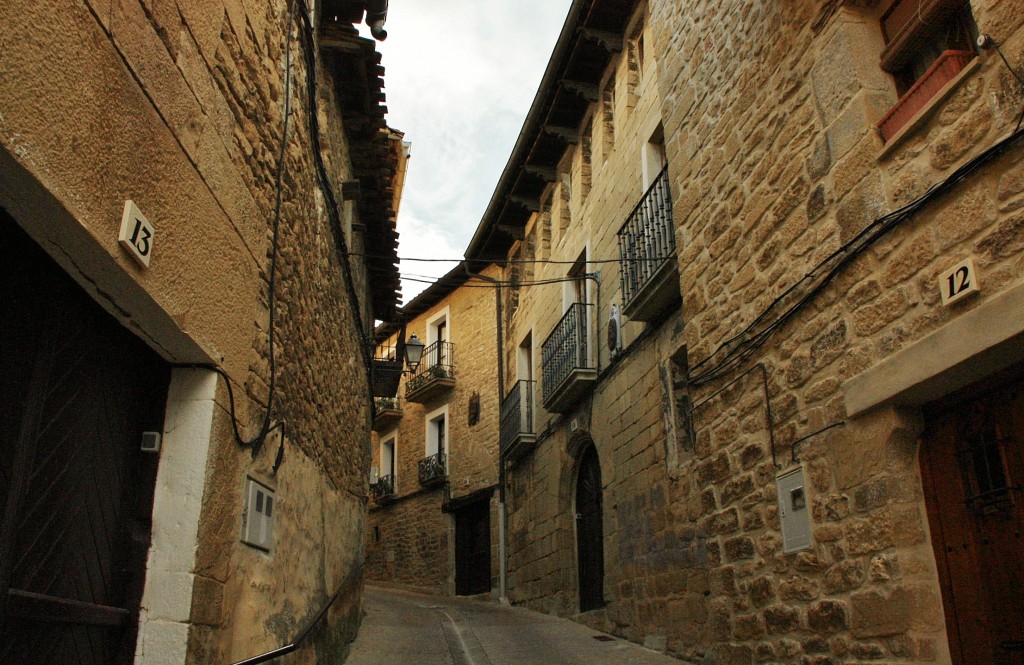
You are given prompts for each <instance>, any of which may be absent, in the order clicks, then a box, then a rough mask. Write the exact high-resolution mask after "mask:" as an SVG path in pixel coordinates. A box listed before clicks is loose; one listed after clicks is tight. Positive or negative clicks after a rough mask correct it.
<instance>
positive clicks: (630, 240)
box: [619, 167, 679, 321]
mask: <svg viewBox="0 0 1024 665" xmlns="http://www.w3.org/2000/svg"><path fill="white" fill-rule="evenodd" d="M675 253H676V234H675V230H674V229H673V226H672V193H671V191H670V189H669V181H668V167H666V168H665V169H663V170H662V172H661V173H660V174H658V177H657V178H655V180H654V182H653V183H652V184H651V186H650V187H649V188H648V189H647V192H646V193H645V194H644V196H643V198H642V199H640V203H638V204H637V205H636V207H635V208H633V212H631V213H630V215H629V217H628V218H627V219H626V223H625V224H623V225H622V228H621V229H619V260H620V261H621V266H620V267H621V270H620V271H619V274H620V279H621V282H622V302H623V312H624V313H625V314H626V316H628V317H629V318H631V319H636V320H639V321H647V320H650V319H652V318H654V317H656V316H657V314H659V313H660V312H661V310H662V309H664V307H665V306H666V305H668V304H669V303H670V302H671V301H672V300H674V299H677V298H678V297H679V283H678V281H679V277H678V274H679V273H678V266H677V265H676V258H675Z"/></svg>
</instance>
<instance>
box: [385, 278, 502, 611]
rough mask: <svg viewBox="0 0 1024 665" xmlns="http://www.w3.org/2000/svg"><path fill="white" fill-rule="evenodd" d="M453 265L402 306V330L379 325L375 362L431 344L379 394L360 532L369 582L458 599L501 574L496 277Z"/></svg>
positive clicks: (491, 583) (486, 587) (484, 589)
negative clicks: (410, 344)
mask: <svg viewBox="0 0 1024 665" xmlns="http://www.w3.org/2000/svg"><path fill="white" fill-rule="evenodd" d="M482 274H483V278H479V277H471V276H469V275H468V274H467V273H466V270H465V267H464V266H463V265H462V264H460V265H458V266H456V267H455V268H454V269H453V270H452V271H451V272H450V273H449V274H448V275H446V276H445V277H443V278H442V279H441V280H439V281H438V282H437V283H436V284H433V285H431V286H430V287H429V288H427V289H426V290H425V291H424V292H423V293H421V294H420V295H419V296H417V297H416V298H415V299H414V300H412V301H411V302H410V303H408V304H406V305H405V306H403V307H402V314H403V315H404V317H405V318H406V323H405V324H404V326H403V325H392V326H383V327H381V328H379V329H378V341H379V346H378V353H377V357H378V358H381V359H388V358H395V357H398V358H401V357H402V355H403V352H402V347H401V344H400V342H399V340H404V339H408V338H411V336H413V335H415V336H416V338H417V339H419V340H421V341H422V342H423V343H424V344H425V345H426V346H425V349H424V352H423V358H422V360H421V362H420V364H419V367H418V368H417V369H416V371H415V372H412V373H407V374H405V375H404V376H403V377H402V380H401V383H400V385H399V386H398V389H397V391H396V392H395V393H394V395H395V396H394V397H391V396H388V397H379V398H377V406H378V409H377V417H376V419H375V421H374V427H373V429H374V433H373V462H372V466H373V470H372V472H371V482H374V483H375V484H373V485H372V486H371V493H372V494H373V495H374V501H373V502H372V503H371V505H370V512H369V522H368V527H367V531H366V538H367V545H366V575H367V579H369V580H374V581H377V582H382V583H388V584H395V585H400V586H404V587H412V588H418V589H422V590H428V591H431V592H435V593H442V594H453V593H458V594H461V595H467V594H477V593H488V592H490V591H491V590H492V588H493V587H494V586H495V582H496V581H497V578H498V545H499V542H498V499H499V496H498V492H497V491H496V487H497V483H498V464H497V462H498V421H499V412H498V382H497V380H496V378H495V377H496V358H497V353H496V348H497V338H496V334H495V329H496V315H497V301H496V297H495V293H496V287H495V286H494V285H493V283H492V282H489V281H488V279H490V280H494V279H495V278H496V277H497V274H498V270H497V269H496V268H494V267H490V268H488V269H486V270H484V271H483V273H482Z"/></svg>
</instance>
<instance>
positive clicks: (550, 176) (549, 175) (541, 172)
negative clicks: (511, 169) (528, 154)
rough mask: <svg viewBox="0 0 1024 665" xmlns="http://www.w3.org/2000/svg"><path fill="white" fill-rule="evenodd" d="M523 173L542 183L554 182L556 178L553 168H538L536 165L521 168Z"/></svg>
mask: <svg viewBox="0 0 1024 665" xmlns="http://www.w3.org/2000/svg"><path fill="white" fill-rule="evenodd" d="M523 173H526V174H527V175H532V176H536V177H538V178H540V179H541V180H543V181H544V182H554V181H555V180H556V179H557V178H558V174H557V172H556V171H555V167H553V166H539V165H537V164H527V165H525V166H523Z"/></svg>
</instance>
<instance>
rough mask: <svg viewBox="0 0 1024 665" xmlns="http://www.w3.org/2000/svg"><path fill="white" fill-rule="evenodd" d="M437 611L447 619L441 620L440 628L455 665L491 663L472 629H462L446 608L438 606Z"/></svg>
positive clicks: (484, 664)
mask: <svg viewBox="0 0 1024 665" xmlns="http://www.w3.org/2000/svg"><path fill="white" fill-rule="evenodd" d="M438 611H440V612H441V614H443V615H444V616H445V618H446V619H448V620H447V621H445V622H442V629H443V630H444V636H445V638H446V639H447V640H448V651H449V653H451V655H452V660H453V661H454V662H455V665H492V663H491V659H490V658H488V657H487V652H486V651H484V648H483V647H482V646H481V645H480V641H479V640H477V639H476V635H475V634H474V633H473V630H472V629H467V630H465V631H463V630H462V629H460V628H459V624H458V623H456V621H455V619H453V618H452V615H450V614H448V611H447V610H444V609H441V608H438Z"/></svg>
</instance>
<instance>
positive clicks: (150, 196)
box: [0, 0, 404, 664]
mask: <svg viewBox="0 0 1024 665" xmlns="http://www.w3.org/2000/svg"><path fill="white" fill-rule="evenodd" d="M58 4H59V7H58ZM364 4H365V3H355V2H347V1H341V2H338V1H335V2H317V3H316V6H315V7H313V8H312V9H313V12H314V13H310V7H309V6H308V5H307V4H306V3H302V2H299V3H286V2H283V1H282V2H255V1H248V0H246V1H243V2H224V3H222V2H207V1H202V2H191V1H185V2H176V3H175V2H151V1H149V0H143V1H138V0H127V1H126V2H118V3H110V2H94V1H93V0H81V1H77V0H76V1H75V2H70V3H51V2H44V3H39V2H20V1H14V2H6V3H4V5H3V7H2V8H0V25H2V28H0V34H2V41H3V43H4V47H3V49H2V53H0V137H2V140H0V143H2V146H3V147H2V148H0V229H2V230H0V255H2V259H0V265H2V266H3V268H2V271H3V278H2V282H3V286H2V289H3V290H2V295H0V301H2V302H3V310H4V317H3V319H4V323H3V325H2V328H0V340H2V342H0V344H2V352H0V367H2V368H3V371H2V375H3V382H4V383H3V388H2V390H0V394H2V395H3V398H2V404H3V408H2V409H0V410H2V411H3V413H4V415H3V424H4V425H5V427H4V429H5V432H8V433H12V434H11V436H10V437H8V436H7V434H5V435H4V438H3V446H2V449H0V454H2V459H0V464H2V465H3V466H2V468H3V472H2V473H0V477H2V478H3V481H2V483H0V497H2V501H3V502H4V506H5V515H6V517H5V518H4V522H3V526H2V529H3V534H2V536H0V542H2V543H3V545H2V546H0V581H2V584H3V589H2V594H0V595H2V598H3V600H2V601H0V628H2V630H3V633H4V639H3V645H2V646H0V660H2V661H3V662H55V661H57V660H60V661H61V662H65V661H66V662H102V663H108V662H111V663H112V662H129V661H132V660H134V662H138V663H180V664H184V663H231V662H236V661H239V660H242V659H244V658H249V657H253V656H256V655H258V654H261V653H264V652H267V651H270V650H273V649H278V648H280V647H282V646H284V645H287V644H289V643H290V642H292V640H293V639H295V637H296V635H297V634H299V631H300V630H301V629H302V628H303V627H304V626H306V625H307V624H308V623H309V622H310V621H311V620H312V619H313V618H314V617H315V616H317V614H318V613H319V612H320V610H321V608H323V607H324V606H325V605H327V604H328V603H329V602H331V601H333V604H332V605H331V609H330V611H329V612H328V613H327V614H326V620H325V621H324V622H322V623H319V624H318V626H319V629H318V630H316V631H314V632H313V633H311V635H310V637H309V639H308V640H306V641H305V642H304V643H303V644H302V646H301V648H300V650H299V651H298V653H296V654H295V655H293V656H292V660H291V661H289V662H296V663H299V662H302V663H314V662H326V660H328V659H329V657H342V655H343V651H344V648H345V645H346V643H347V641H348V640H350V639H351V638H352V636H353V635H354V631H355V627H356V626H357V625H358V621H359V611H360V604H361V584H362V565H361V564H362V542H363V530H364V527H365V510H366V500H367V492H368V486H367V481H366V473H365V469H366V467H367V465H368V463H369V450H368V446H367V442H368V441H369V438H370V427H371V413H372V411H371V409H372V406H371V400H370V390H369V368H370V357H371V356H370V352H369V348H370V347H369V346H368V344H367V342H368V341H369V340H370V339H371V337H370V335H371V334H372V322H373V320H374V318H375V317H376V318H383V319H389V318H390V317H391V316H392V315H393V314H394V311H395V308H396V305H397V297H398V296H397V289H398V271H397V267H396V265H395V263H396V260H397V255H396V252H395V249H394V247H395V243H396V238H397V235H396V232H395V229H394V219H393V214H392V213H391V211H392V210H394V209H395V208H396V207H397V203H396V201H395V200H394V198H395V192H396V191H397V190H398V189H400V183H399V182H397V181H396V177H397V176H396V174H398V173H400V172H401V169H400V160H401V159H402V158H403V155H404V152H403V151H402V150H401V135H400V134H399V133H396V132H393V131H390V130H387V129H386V126H385V124H384V120H383V116H384V111H385V109H384V107H383V106H381V101H382V90H381V86H382V84H383V81H382V79H380V78H379V77H380V75H381V74H382V69H381V68H380V64H379V63H380V54H379V53H378V52H377V51H376V48H375V43H374V42H373V41H372V40H367V39H362V38H359V37H358V36H357V34H356V33H355V30H354V29H353V28H352V26H351V25H350V24H349V23H347V22H341V23H339V22H336V21H334V20H328V19H327V18H324V20H321V19H320V16H321V15H322V16H324V17H341V18H346V17H347V18H349V19H352V20H358V18H356V15H358V17H361V16H362V13H363V9H364ZM282 158H283V159H282ZM355 190H359V191H358V194H359V195H358V196H356V193H355ZM350 253H358V254H360V255H363V254H369V255H373V256H377V257H380V258H372V259H364V258H362V257H361V256H350ZM272 312H273V313H272ZM271 336H272V337H271ZM271 341H272V342H273V343H271ZM53 571H58V572H59V574H58V575H54V574H53ZM40 617H49V619H45V621H46V623H44V624H42V626H45V630H43V629H42V628H41V624H40V623H39V622H38V619H39V618H40ZM54 617H57V618H56V619H55V618H54ZM83 649H84V650H86V651H88V653H83V652H82V650H83ZM78 659H86V660H81V661H80V660H78Z"/></svg>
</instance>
